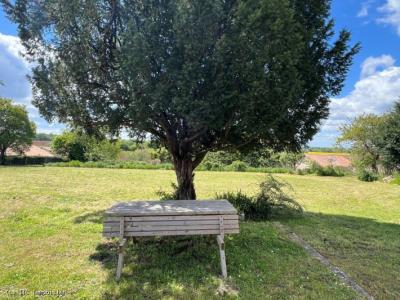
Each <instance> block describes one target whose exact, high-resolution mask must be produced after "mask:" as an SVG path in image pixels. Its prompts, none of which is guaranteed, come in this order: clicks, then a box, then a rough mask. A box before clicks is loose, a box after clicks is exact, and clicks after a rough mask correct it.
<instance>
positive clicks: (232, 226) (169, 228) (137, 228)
mask: <svg viewBox="0 0 400 300" xmlns="http://www.w3.org/2000/svg"><path fill="white" fill-rule="evenodd" d="M237 228H239V225H238V224H229V225H226V229H237ZM205 229H216V230H217V229H219V225H217V224H206V225H199V224H195V225H184V226H126V227H125V232H129V231H136V232H141V231H143V232H145V231H164V230H167V231H176V230H205ZM117 230H118V228H117V227H104V232H113V231H117Z"/></svg>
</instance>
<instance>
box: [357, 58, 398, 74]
mask: <svg viewBox="0 0 400 300" xmlns="http://www.w3.org/2000/svg"><path fill="white" fill-rule="evenodd" d="M394 63H395V59H394V58H393V57H392V56H390V55H381V56H378V57H372V56H370V57H368V58H367V59H366V60H364V62H363V63H362V64H361V78H365V77H368V76H371V75H373V74H375V73H376V72H377V71H378V69H381V68H382V69H386V68H388V67H391V66H393V65H394Z"/></svg>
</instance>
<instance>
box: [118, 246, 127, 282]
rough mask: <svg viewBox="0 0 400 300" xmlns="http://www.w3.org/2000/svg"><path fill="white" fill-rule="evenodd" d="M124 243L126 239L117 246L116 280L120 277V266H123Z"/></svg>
mask: <svg viewBox="0 0 400 300" xmlns="http://www.w3.org/2000/svg"><path fill="white" fill-rule="evenodd" d="M125 243H126V240H125V239H124V240H123V241H122V242H121V243H120V244H119V246H118V265H117V276H116V279H117V280H119V279H120V278H121V273H122V268H123V266H124V251H125Z"/></svg>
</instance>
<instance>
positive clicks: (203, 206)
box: [105, 200, 237, 217]
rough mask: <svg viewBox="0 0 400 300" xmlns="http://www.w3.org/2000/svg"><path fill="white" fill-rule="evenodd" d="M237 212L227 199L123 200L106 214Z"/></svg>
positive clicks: (145, 214)
mask: <svg viewBox="0 0 400 300" xmlns="http://www.w3.org/2000/svg"><path fill="white" fill-rule="evenodd" d="M221 214H237V211H236V209H235V208H234V207H233V206H232V205H231V204H230V203H229V202H228V201H227V200H218V201H215V200H175V201H174V200H171V201H133V202H121V203H118V204H116V205H114V206H113V207H111V208H110V209H108V210H107V211H106V212H105V215H106V216H124V217H127V216H128V217H129V216H157V215H161V216H168V215H192V216H194V215H221Z"/></svg>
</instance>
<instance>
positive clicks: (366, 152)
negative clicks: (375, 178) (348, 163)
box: [337, 114, 385, 172]
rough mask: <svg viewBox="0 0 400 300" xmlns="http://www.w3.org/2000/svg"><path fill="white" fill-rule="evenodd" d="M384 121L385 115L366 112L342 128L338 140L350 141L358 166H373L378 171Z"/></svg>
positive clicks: (354, 160)
mask: <svg viewBox="0 0 400 300" xmlns="http://www.w3.org/2000/svg"><path fill="white" fill-rule="evenodd" d="M384 122H385V116H376V115H373V114H364V115H361V116H359V117H357V118H355V119H354V120H353V121H352V122H351V123H350V124H347V125H343V126H342V127H341V128H340V131H341V136H340V137H339V138H338V140H337V142H338V143H339V144H341V143H350V146H351V153H352V157H353V159H352V160H353V164H354V165H355V166H356V167H357V168H360V169H365V168H371V169H372V170H373V171H374V172H378V164H379V161H380V157H381V149H380V147H379V145H380V141H381V131H382V130H381V128H382V125H383V123H384Z"/></svg>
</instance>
